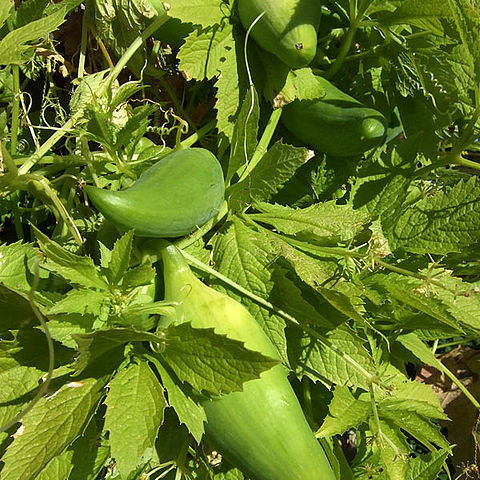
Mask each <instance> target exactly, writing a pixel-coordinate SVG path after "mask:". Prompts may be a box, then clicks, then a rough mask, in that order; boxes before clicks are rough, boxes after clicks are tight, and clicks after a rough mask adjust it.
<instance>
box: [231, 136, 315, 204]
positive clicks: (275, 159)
mask: <svg viewBox="0 0 480 480" xmlns="http://www.w3.org/2000/svg"><path fill="white" fill-rule="evenodd" d="M312 156H313V153H312V152H311V151H310V150H307V149H306V148H297V147H292V146H291V145H284V144H283V143H282V142H277V143H275V144H274V145H273V146H272V147H271V148H270V149H269V150H268V152H267V153H266V154H265V155H264V156H263V157H262V158H261V159H260V161H259V162H258V164H257V165H256V166H255V168H254V169H253V170H252V171H251V172H250V174H249V175H248V176H247V177H246V178H245V179H244V180H242V181H241V182H239V183H236V184H235V185H233V186H232V187H230V189H229V190H228V191H227V198H228V200H229V205H230V206H231V207H232V208H233V209H234V210H242V209H243V208H245V207H246V206H248V205H250V204H252V203H258V202H262V201H266V200H269V199H270V198H271V197H272V196H273V195H275V194H276V193H277V192H278V191H279V190H280V188H281V186H282V185H283V184H284V183H286V182H287V181H288V180H289V179H290V178H291V177H292V175H293V174H294V173H295V171H296V170H297V169H298V168H299V167H300V166H301V165H303V164H304V163H306V162H307V161H308V160H309V159H310V158H311V157H312Z"/></svg>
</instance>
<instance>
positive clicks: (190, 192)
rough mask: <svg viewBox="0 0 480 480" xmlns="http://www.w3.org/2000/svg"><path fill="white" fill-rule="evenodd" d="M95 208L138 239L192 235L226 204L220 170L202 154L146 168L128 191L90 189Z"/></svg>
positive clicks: (174, 156)
mask: <svg viewBox="0 0 480 480" xmlns="http://www.w3.org/2000/svg"><path fill="white" fill-rule="evenodd" d="M86 191H87V194H88V197H89V198H90V199H91V201H92V203H93V204H94V205H95V207H96V208H97V209H98V210H99V211H100V212H101V213H102V214H103V215H104V216H105V217H106V218H108V219H109V220H111V221H112V222H113V223H115V224H116V225H117V226H118V227H120V228H122V229H124V230H131V229H134V230H135V234H136V235H138V236H140V237H154V238H166V237H179V236H183V235H188V234H189V233H191V232H192V231H193V230H195V229H196V228H197V227H200V226H201V225H203V224H204V223H205V222H206V221H208V220H210V218H212V217H214V216H215V215H216V214H217V213H218V211H219V209H220V207H221V205H222V203H223V199H224V195H225V185H224V179H223V172H222V167H221V166H220V164H219V162H218V160H217V159H216V158H215V156H214V155H213V154H212V153H211V152H209V151H208V150H204V149H203V148H190V149H185V150H178V151H176V152H173V153H171V154H169V155H167V156H166V157H164V158H162V159H161V160H159V161H158V162H157V163H156V164H154V165H153V166H151V167H150V168H148V169H147V170H146V171H145V172H143V173H142V175H141V176H140V177H139V178H138V180H137V181H136V182H135V183H134V184H133V185H132V186H131V187H130V188H128V189H126V190H122V191H117V192H116V191H112V190H104V189H101V188H97V187H92V186H87V187H86Z"/></svg>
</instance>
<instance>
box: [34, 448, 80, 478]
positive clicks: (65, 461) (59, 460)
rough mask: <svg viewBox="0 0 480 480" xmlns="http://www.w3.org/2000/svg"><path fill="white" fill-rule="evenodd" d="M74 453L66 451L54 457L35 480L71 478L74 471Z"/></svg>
mask: <svg viewBox="0 0 480 480" xmlns="http://www.w3.org/2000/svg"><path fill="white" fill-rule="evenodd" d="M72 458H73V451H72V450H70V449H68V450H64V451H63V452H62V453H61V454H60V455H57V456H56V457H53V458H52V459H51V460H50V462H48V465H47V466H46V467H45V468H44V469H43V470H42V471H41V472H40V474H39V475H38V476H37V477H35V480H60V479H64V478H69V475H70V472H71V471H72V468H73V464H72Z"/></svg>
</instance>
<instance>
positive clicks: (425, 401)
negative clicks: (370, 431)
mask: <svg viewBox="0 0 480 480" xmlns="http://www.w3.org/2000/svg"><path fill="white" fill-rule="evenodd" d="M379 406H380V408H381V409H382V411H387V410H389V409H391V410H392V411H397V412H402V413H403V412H414V413H417V414H419V415H423V416H424V417H429V418H435V419H442V420H448V417H447V415H446V414H445V413H444V411H443V409H442V407H441V405H440V401H439V399H438V397H437V396H436V394H435V392H434V391H433V389H432V388H431V387H430V386H429V385H426V384H424V383H419V382H414V381H410V380H407V381H403V382H401V383H398V384H396V385H395V388H394V389H392V391H390V392H389V394H388V395H387V396H385V398H384V399H383V400H381V401H380V402H379Z"/></svg>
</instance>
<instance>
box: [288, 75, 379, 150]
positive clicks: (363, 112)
mask: <svg viewBox="0 0 480 480" xmlns="http://www.w3.org/2000/svg"><path fill="white" fill-rule="evenodd" d="M317 79H318V81H319V83H320V84H321V86H322V87H323V89H324V90H325V96H324V97H323V98H321V99H319V100H295V101H294V102H292V103H290V104H288V105H286V106H285V107H284V111H283V113H282V122H283V124H284V125H285V126H286V127H287V129H288V130H289V131H290V132H291V133H292V134H293V135H295V137H297V138H298V139H299V140H301V141H302V142H303V143H305V144H306V145H309V146H311V147H313V148H314V149H315V150H317V151H319V152H323V153H326V154H329V155H333V156H340V157H344V156H351V155H360V154H362V153H364V152H365V151H367V150H369V149H370V148H373V147H377V146H379V145H380V144H381V143H382V142H383V141H384V138H385V133H386V128H387V122H386V120H385V117H384V116H383V115H382V114H381V113H380V112H379V111H377V110H375V109H373V108H369V107H366V106H365V105H363V104H362V103H360V102H359V101H358V100H355V99H354V98H352V97H351V96H350V95H347V94H346V93H344V92H342V91H341V90H339V89H338V88H336V87H335V86H333V85H332V84H331V83H330V82H329V81H328V80H325V79H324V78H322V77H317Z"/></svg>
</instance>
